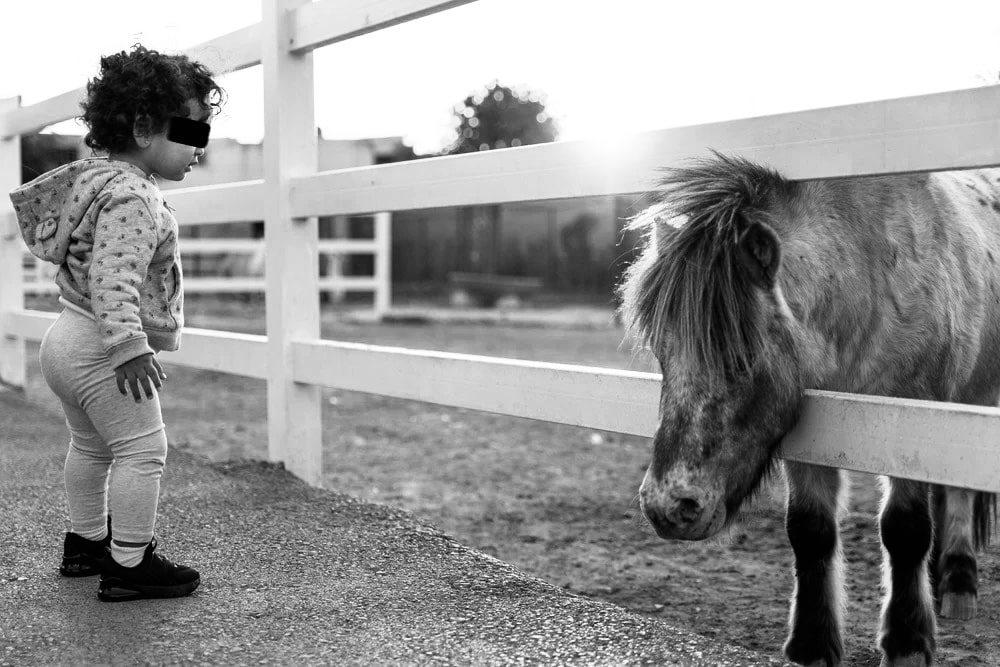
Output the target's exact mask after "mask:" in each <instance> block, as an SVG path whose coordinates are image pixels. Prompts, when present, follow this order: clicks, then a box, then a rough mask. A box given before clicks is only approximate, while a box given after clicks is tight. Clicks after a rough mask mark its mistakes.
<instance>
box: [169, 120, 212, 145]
mask: <svg viewBox="0 0 1000 667" xmlns="http://www.w3.org/2000/svg"><path fill="white" fill-rule="evenodd" d="M211 130H212V126H211V125H209V124H208V123H205V122H202V121H200V120H191V119H190V118H182V117H180V116H172V117H171V118H170V124H169V125H168V127H167V139H168V140H169V141H172V142H174V143H175V144H184V145H185V146H194V147H195V148H204V147H205V146H207V145H208V134H209V132H211Z"/></svg>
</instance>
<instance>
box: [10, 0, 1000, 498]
mask: <svg viewBox="0 0 1000 667" xmlns="http://www.w3.org/2000/svg"><path fill="white" fill-rule="evenodd" d="M467 1H468V0H459V1H448V2H442V1H441V0H322V1H320V2H315V3H310V2H302V1H301V0H264V2H263V14H262V17H263V18H262V21H261V23H259V24H257V25H253V26H249V27H246V28H243V29H241V30H237V31H235V32H232V33H229V34H226V35H223V36H221V37H219V38H217V39H214V40H211V41H210V42H208V43H206V44H202V45H198V46H196V47H193V48H191V49H189V50H188V53H190V54H191V55H192V56H193V57H195V58H199V59H202V60H204V61H206V62H207V63H208V64H210V65H211V64H212V63H213V61H212V57H213V54H221V56H222V57H223V58H224V62H225V63H226V65H227V67H228V68H229V69H230V70H232V69H242V68H246V67H252V66H257V65H261V66H262V73H263V77H264V91H265V101H264V107H265V108H264V117H265V139H264V164H265V168H264V179H263V180H260V181H252V182H241V183H229V184H225V185H218V186H209V187H202V188H191V189H187V190H175V191H172V192H171V194H170V197H171V204H172V205H173V206H174V207H175V208H176V209H177V218H178V219H179V220H180V221H181V222H182V224H194V223H199V224H210V223H224V222H231V221H239V220H252V219H259V218H260V217H261V212H264V220H265V243H266V280H265V284H266V289H265V294H266V304H267V335H266V336H252V335H240V334H233V333H227V332H220V331H208V330H198V329H188V330H187V331H186V332H185V338H184V346H183V349H182V350H181V351H180V352H176V353H170V354H164V355H163V357H164V360H165V361H167V362H170V363H177V364H182V365H187V366H192V367H196V368H206V369H213V370H218V371H224V372H228V373H236V374H240V375H245V376H249V377H256V378H263V379H265V380H266V381H267V394H268V451H269V456H270V458H271V459H272V460H280V461H284V462H285V464H286V466H287V467H288V468H289V469H290V470H292V471H293V472H295V473H296V474H298V475H300V476H301V477H303V478H304V479H306V480H307V481H309V482H310V483H313V484H318V483H319V482H320V480H321V477H322V456H323V455H322V452H323V447H322V442H321V432H322V431H321V428H320V394H319V388H320V387H333V388H339V389H344V390H354V391H364V392H372V393H377V394H384V395H388V396H397V397H401V398H408V399H416V400H420V401H427V402H432V403H439V404H443V405H452V406H459V407H465V408H473V409H477V410H486V411H491V412H497V413H503V414H508V415H515V416H520V417H529V418H533V419H542V420H548V421H554V422H561V423H566V424H573V425H578V426H584V427H589V428H594V429H602V430H607V431H617V432H622V433H631V434H637V435H644V436H650V435H651V434H652V433H653V430H654V428H655V425H656V411H657V402H658V394H659V381H660V377H659V375H657V374H652V373H638V372H628V371H617V370H608V369H600V368H590V367H585V366H573V365H566V364H546V363H534V362H524V361H514V360H506V359H496V358H491V357H481V356H475V355H464V354H450V353H443V352H436V351H422V350H408V349H399V348H387V347H379V346H374V345H363V344H355V343H344V342H337V341H330V340H321V339H320V335H319V298H318V292H319V284H318V283H319V279H318V270H317V251H318V249H319V241H318V239H317V225H316V216H320V215H353V214H369V213H372V212H376V211H390V212H391V211H400V210H409V209H418V208H431V207H437V206H469V205H480V204H491V203H500V202H512V201H531V200H542V199H555V198H562V197H581V196H591V195H606V194H624V193H636V192H641V191H643V190H646V189H648V188H649V187H650V185H651V184H652V183H653V181H654V179H655V175H656V169H657V168H658V167H662V166H666V165H671V164H675V163H677V162H679V161H681V160H684V159H687V158H691V157H697V156H703V155H705V154H706V153H707V152H708V150H709V149H716V150H720V151H724V152H727V153H735V154H739V155H742V156H744V157H747V158H749V159H753V160H756V161H759V162H763V163H766V164H769V165H771V166H773V167H775V168H777V169H779V170H781V171H782V172H784V174H785V175H787V176H788V177H790V178H794V179H818V178H839V177H846V176H858V175H870V174H886V173H896V172H911V171H927V170H938V169H962V168H972V167H981V166H992V165H997V164H1000V114H998V113H997V109H1000V87H989V88H977V89H971V90H961V91H955V92H948V93H940V94H934V95H924V96H919V97H913V98H904V99H896V100H886V101H879V102H871V103H864V104H854V105H848V106H841V107H834V108H828V109H818V110H813V111H804V112H797V113H788V114H780V115H775V116H768V117H761V118H752V119H746V120H736V121H728V122H721V123H712V124H706V125H699V126H692V127H682V128H673V129H665V130H658V131H651V132H644V133H640V134H636V135H634V136H633V137H631V138H628V139H623V140H622V142H621V145H620V147H619V149H620V150H619V151H618V155H620V156H621V158H620V159H617V160H611V159H609V158H608V155H607V151H606V150H600V149H598V147H597V146H595V145H594V144H590V143H588V142H558V143H553V144H543V145H537V146H527V147H520V148H511V149H505V150H493V151H486V152H482V153H476V154H470V155H460V156H449V157H441V158H433V159H427V160H418V161H413V162H404V163H396V164H386V165H378V166H371V167H362V168H356V169H346V170H338V171H329V172H319V173H317V172H316V130H315V123H314V119H313V86H314V80H313V64H312V52H313V51H314V50H315V49H317V48H321V47H323V46H324V45H327V44H331V43H334V42H337V41H341V40H345V39H350V38H353V37H356V36H358V35H361V34H365V33H368V32H372V31H375V30H379V29H382V28H385V27H387V26H390V25H394V24H396V23H400V22H403V21H407V20H411V19H417V18H419V17H422V16H424V15H427V14H430V13H433V12H437V11H442V10H447V9H450V8H452V7H455V6H458V5H461V4H465V3H466V2H467ZM81 95H82V89H77V90H73V91H69V92H67V93H65V94H63V95H60V96H58V97H54V98H52V99H50V100H47V101H44V102H41V103H39V104H35V105H32V106H30V107H25V108H19V106H18V102H17V100H0V186H3V189H4V190H5V191H6V190H9V189H11V188H13V187H15V186H16V185H17V184H18V179H19V168H18V167H19V155H18V151H19V148H18V142H17V136H18V135H19V134H23V133H28V132H32V131H35V130H37V129H39V128H42V127H45V126H47V125H50V124H52V123H55V122H58V121H62V120H65V119H67V118H70V117H73V116H75V115H77V114H78V107H77V104H78V101H79V99H80V97H81ZM17 236H18V232H17V228H16V224H15V222H14V220H13V214H12V211H11V210H10V204H9V202H8V201H7V200H6V198H3V201H0V380H3V381H4V382H6V383H8V384H13V385H23V383H24V372H25V370H24V368H25V364H24V342H25V341H26V340H39V339H40V338H41V336H42V334H43V333H44V331H45V329H46V328H47V327H48V325H49V324H50V323H51V321H52V319H53V317H54V316H53V315H50V314H45V313H39V312H32V311H29V310H25V309H24V301H23V285H22V276H21V270H20V267H21V254H20V253H21V246H20V245H19V244H18V242H17ZM998 440H1000V410H998V409H995V408H980V407H973V406H965V405H955V404H944V403H933V402H924V401H913V400H899V399H890V398H882V397H871V396H858V395H848V394H834V393H829V392H819V391H813V392H809V394H808V398H807V401H806V408H805V411H804V414H803V417H802V419H801V420H800V422H799V424H798V426H797V427H796V428H795V430H794V431H793V432H792V433H791V434H789V436H788V437H787V438H786V440H785V444H784V448H783V452H784V454H783V455H784V456H785V457H786V458H790V459H794V460H799V461H806V462H811V463H817V464H821V465H830V466H837V467H843V468H848V469H853V470H860V471H867V472H875V473H883V474H891V475H897V476H901V477H910V478H914V479H921V480H927V481H932V482H939V483H945V484H951V485H956V486H967V487H971V488H978V489H985V490H992V491H998V492H1000V456H997V451H998V449H997V443H998ZM539 446H544V444H540V445H539Z"/></svg>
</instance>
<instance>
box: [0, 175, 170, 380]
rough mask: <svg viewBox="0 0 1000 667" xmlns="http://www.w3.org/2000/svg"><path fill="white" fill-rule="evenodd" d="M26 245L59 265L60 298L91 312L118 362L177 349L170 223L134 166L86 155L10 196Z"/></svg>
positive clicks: (155, 189) (149, 182)
mask: <svg viewBox="0 0 1000 667" xmlns="http://www.w3.org/2000/svg"><path fill="white" fill-rule="evenodd" d="M10 199H11V201H12V202H13V203H14V210H15V212H16V213H17V220H18V223H19V224H20V226H21V235H22V236H23V237H24V241H25V243H27V244H28V249H29V250H31V252H32V254H34V255H35V256H36V257H38V258H40V259H43V260H45V261H48V262H52V263H53V264H58V265H59V273H58V275H57V276H56V285H58V287H59V293H60V298H59V300H60V302H62V303H63V305H66V306H68V307H70V308H72V309H74V310H77V311H83V312H84V313H85V314H87V315H89V316H92V317H93V318H94V320H95V322H97V323H98V324H99V328H100V334H101V342H102V344H103V346H104V351H105V352H107V354H108V357H109V359H110V360H111V365H112V367H115V368H117V367H118V366H120V365H122V364H123V363H125V362H126V361H129V360H131V359H134V358H136V357H138V356H141V355H143V354H148V353H150V352H156V351H159V350H167V351H172V350H176V349H177V348H178V347H180V337H181V328H182V327H183V326H184V316H183V301H184V292H183V289H182V285H181V258H180V253H179V252H178V248H177V220H176V219H174V216H173V215H172V214H171V213H170V211H169V210H168V209H167V207H166V205H165V204H164V202H163V198H162V196H161V195H160V189H159V188H158V187H157V186H156V183H155V182H154V181H152V179H150V178H147V177H146V175H145V173H144V172H143V171H142V169H140V168H139V167H136V166H135V165H132V164H129V163H127V162H120V161H118V160H108V159H105V158H87V159H84V160H79V161H77V162H73V163H72V164H68V165H64V166H62V167H59V168H57V169H54V170H52V171H50V172H48V173H46V174H42V175H41V176H39V177H38V178H36V179H35V180H33V181H31V182H30V183H26V184H25V185H22V186H21V187H19V188H17V189H15V190H13V191H12V192H11V193H10Z"/></svg>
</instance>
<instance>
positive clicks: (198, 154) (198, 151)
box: [194, 148, 205, 157]
mask: <svg viewBox="0 0 1000 667" xmlns="http://www.w3.org/2000/svg"><path fill="white" fill-rule="evenodd" d="M204 154H205V149H204V148H196V149H194V156H195V157H201V156H202V155H204Z"/></svg>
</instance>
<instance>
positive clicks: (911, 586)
mask: <svg viewBox="0 0 1000 667" xmlns="http://www.w3.org/2000/svg"><path fill="white" fill-rule="evenodd" d="M886 486H887V488H886V491H885V495H884V497H883V500H882V514H881V516H880V517H879V523H880V528H881V533H882V546H883V547H884V549H885V558H886V562H884V563H883V585H884V587H885V590H886V597H885V601H884V603H883V605H882V631H881V633H880V638H879V644H880V645H881V647H882V651H883V652H884V657H883V660H882V664H883V665H886V666H891V667H901V666H903V665H906V666H907V667H909V666H911V665H912V666H914V667H917V666H920V667H922V666H924V665H929V664H931V661H932V660H933V658H934V648H935V640H934V633H935V630H936V627H935V622H934V605H933V601H932V599H931V590H930V581H929V579H928V574H927V560H928V555H929V553H930V550H931V539H932V537H931V536H932V532H933V529H932V527H931V512H930V497H929V494H928V487H927V484H926V483H924V482H914V481H910V480H905V479H895V478H892V479H889V480H887V481H886Z"/></svg>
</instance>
